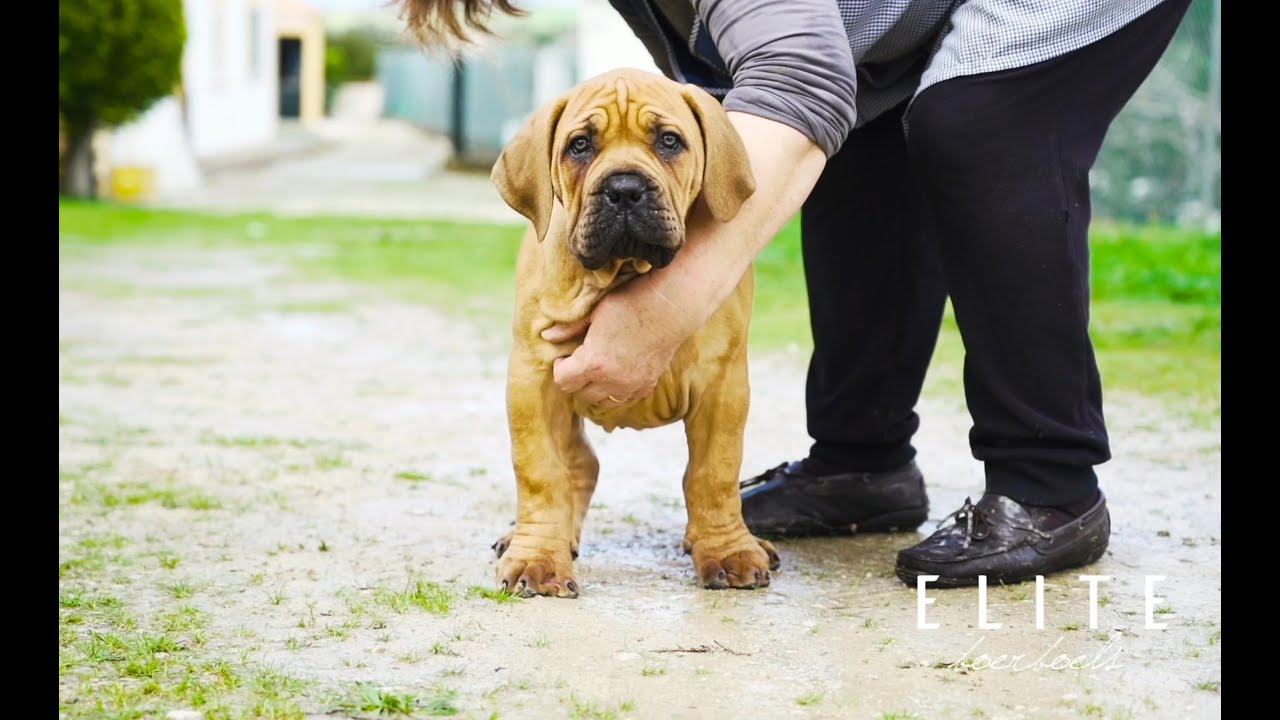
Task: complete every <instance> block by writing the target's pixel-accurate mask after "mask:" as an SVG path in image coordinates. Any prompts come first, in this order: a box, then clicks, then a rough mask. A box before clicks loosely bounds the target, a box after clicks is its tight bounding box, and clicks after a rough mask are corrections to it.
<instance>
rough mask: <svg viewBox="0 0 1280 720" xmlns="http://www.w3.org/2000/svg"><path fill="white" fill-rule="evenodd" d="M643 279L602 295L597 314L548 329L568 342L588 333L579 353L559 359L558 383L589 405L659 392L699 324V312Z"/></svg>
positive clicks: (553, 339) (552, 338)
mask: <svg viewBox="0 0 1280 720" xmlns="http://www.w3.org/2000/svg"><path fill="white" fill-rule="evenodd" d="M647 280H649V278H647V277H644V278H637V279H635V280H633V281H631V282H629V283H627V284H626V285H625V286H623V287H621V288H619V289H617V290H615V291H613V292H611V293H609V294H608V295H606V296H605V297H604V298H602V299H601V300H600V302H599V304H597V305H596V307H595V310H594V311H593V312H592V313H591V316H590V317H589V318H588V319H586V320H583V321H581V322H578V323H575V324H573V325H552V326H551V327H550V328H548V329H546V330H544V331H543V332H542V337H543V339H545V340H548V341H550V342H564V341H566V340H570V339H573V338H575V337H578V336H579V335H581V334H582V333H583V332H586V337H585V338H584V339H583V342H582V345H580V346H579V347H578V349H577V350H574V351H573V354H571V355H569V356H567V357H562V358H558V359H557V360H556V361H555V369H554V377H555V383H556V385H557V386H559V388H560V389H561V390H563V391H564V392H566V393H578V394H579V397H581V398H582V399H584V400H586V401H587V402H589V403H613V404H621V403H624V402H627V401H629V400H634V399H636V398H642V397H645V396H647V395H649V394H650V393H652V392H653V390H654V388H655V387H657V385H658V380H659V379H660V378H661V377H662V374H663V373H664V372H666V370H667V368H668V367H669V366H670V365H671V358H672V356H674V355H675V352H676V349H677V348H679V347H680V343H682V342H684V340H685V339H686V338H688V337H689V336H690V335H692V334H693V332H694V330H695V329H696V328H691V327H688V324H689V323H688V319H689V318H690V317H697V316H700V314H699V313H697V312H687V311H682V310H681V309H680V308H677V307H676V306H675V305H673V304H672V303H671V302H669V301H668V300H667V299H666V297H664V296H663V295H662V294H661V293H660V292H659V291H658V290H657V289H656V288H654V287H653V286H652V285H651V284H650V283H649V282H646V281H647Z"/></svg>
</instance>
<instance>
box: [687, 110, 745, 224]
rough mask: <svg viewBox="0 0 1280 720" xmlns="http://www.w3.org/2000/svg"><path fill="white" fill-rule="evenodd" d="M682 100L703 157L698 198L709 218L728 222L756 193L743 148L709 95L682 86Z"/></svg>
mask: <svg viewBox="0 0 1280 720" xmlns="http://www.w3.org/2000/svg"><path fill="white" fill-rule="evenodd" d="M684 99H685V101H686V102H688V103H689V109H691V110H693V115H694V117H696V118H697V119H698V125H699V126H701V128H702V143H703V148H704V157H705V158H706V160H705V162H704V163H703V170H702V199H703V200H704V201H706V203H707V208H708V209H709V210H711V215H712V217H714V218H715V219H716V220H719V221H720V222H729V221H730V220H732V219H733V217H734V216H735V215H737V214H738V210H739V208H741V207H742V203H744V202H746V200H747V198H749V197H751V194H752V193H754V192H755V191H756V179H755V176H754V175H752V174H751V162H750V160H748V159H747V148H746V147H745V146H743V144H742V138H741V137H739V136H738V131H737V130H736V129H734V127H733V124H732V123H730V122H729V116H728V115H726V114H725V111H724V108H723V107H721V106H720V103H719V102H718V101H717V100H716V99H715V98H714V97H711V94H710V93H708V92H707V91H706V90H703V89H702V88H700V87H698V86H696V85H686V86H685V88H684Z"/></svg>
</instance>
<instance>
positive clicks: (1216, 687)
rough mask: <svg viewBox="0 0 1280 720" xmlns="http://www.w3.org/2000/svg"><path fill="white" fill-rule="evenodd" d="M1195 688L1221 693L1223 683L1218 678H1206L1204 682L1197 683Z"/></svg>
mask: <svg viewBox="0 0 1280 720" xmlns="http://www.w3.org/2000/svg"><path fill="white" fill-rule="evenodd" d="M1195 689H1197V690H1204V691H1206V692H1212V693H1220V692H1222V683H1221V682H1220V681H1218V680H1205V681H1204V682H1198V683H1196V684H1195Z"/></svg>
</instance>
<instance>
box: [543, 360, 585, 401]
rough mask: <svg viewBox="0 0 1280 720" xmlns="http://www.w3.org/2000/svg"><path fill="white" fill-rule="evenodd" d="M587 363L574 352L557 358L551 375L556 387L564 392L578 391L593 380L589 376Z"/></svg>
mask: <svg viewBox="0 0 1280 720" xmlns="http://www.w3.org/2000/svg"><path fill="white" fill-rule="evenodd" d="M586 370H587V368H586V363H585V362H584V361H583V360H582V359H580V358H579V357H578V353H574V354H573V355H570V356H568V357H562V358H556V359H555V361H554V362H553V363H552V364H551V377H552V379H553V380H555V383H556V387H558V388H560V390H562V391H563V392H567V393H576V392H578V391H579V390H581V389H582V388H583V387H585V386H586V384H587V383H588V382H590V381H591V379H590V378H589V377H587V372H586Z"/></svg>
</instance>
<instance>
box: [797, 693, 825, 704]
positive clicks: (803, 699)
mask: <svg viewBox="0 0 1280 720" xmlns="http://www.w3.org/2000/svg"><path fill="white" fill-rule="evenodd" d="M820 702H822V693H816V692H812V693H805V694H804V695H801V696H800V697H798V698H796V704H797V705H817V704H818V703H820Z"/></svg>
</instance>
